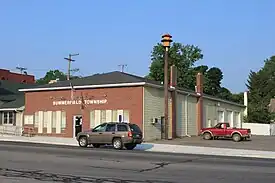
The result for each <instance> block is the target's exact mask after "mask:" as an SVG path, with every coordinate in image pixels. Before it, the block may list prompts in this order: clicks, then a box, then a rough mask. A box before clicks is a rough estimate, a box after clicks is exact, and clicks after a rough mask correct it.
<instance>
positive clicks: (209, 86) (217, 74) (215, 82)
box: [204, 67, 231, 96]
mask: <svg viewBox="0 0 275 183" xmlns="http://www.w3.org/2000/svg"><path fill="white" fill-rule="evenodd" d="M205 78H206V80H205V82H204V92H205V93H207V94H209V95H213V96H218V95H219V93H220V92H226V94H228V91H229V90H227V89H226V88H221V81H222V79H223V73H222V71H221V69H219V68H217V67H212V68H210V69H209V70H207V72H206V73H205ZM229 93H230V91H229ZM230 94H231V93H230Z"/></svg>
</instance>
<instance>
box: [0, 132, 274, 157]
mask: <svg viewBox="0 0 275 183" xmlns="http://www.w3.org/2000/svg"><path fill="white" fill-rule="evenodd" d="M0 141H9V142H28V143H42V144H53V145H67V146H78V142H77V141H76V140H75V139H74V138H57V137H21V136H0ZM135 149H136V150H141V151H151V152H168V153H185V154H200V155H216V156H236V157H254V158H268V159H275V152H272V151H257V150H245V149H229V148H215V147H200V146H186V145H170V144H156V143H144V144H141V145H138V146H137V147H136V148H135Z"/></svg>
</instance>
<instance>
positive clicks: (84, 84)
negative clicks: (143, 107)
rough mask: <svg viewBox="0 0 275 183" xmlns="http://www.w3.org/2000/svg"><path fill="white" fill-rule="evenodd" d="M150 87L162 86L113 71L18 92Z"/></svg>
mask: <svg viewBox="0 0 275 183" xmlns="http://www.w3.org/2000/svg"><path fill="white" fill-rule="evenodd" d="M144 85H150V86H153V87H158V88H161V87H163V84H161V83H160V82H158V81H153V80H149V79H147V78H144V77H140V76H136V75H132V74H129V73H124V72H119V71H114V72H109V73H103V74H94V75H92V76H87V77H82V78H78V79H73V80H66V81H58V82H56V83H51V84H46V85H37V86H34V87H31V88H30V87H29V88H21V89H19V91H23V92H28V91H50V90H67V89H71V88H72V87H73V88H74V89H84V88H100V87H101V88H105V87H123V86H124V87H125V86H144ZM177 89H178V91H179V92H183V93H188V94H191V95H194V96H199V95H198V94H197V93H196V92H195V91H192V90H188V89H183V88H177ZM205 97H207V98H211V99H213V100H217V101H221V102H222V101H223V102H226V103H232V104H234V105H238V106H242V107H244V105H241V104H237V103H234V102H230V101H225V100H222V99H219V98H216V97H212V96H209V95H205Z"/></svg>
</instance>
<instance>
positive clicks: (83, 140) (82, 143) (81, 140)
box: [78, 137, 88, 147]
mask: <svg viewBox="0 0 275 183" xmlns="http://www.w3.org/2000/svg"><path fill="white" fill-rule="evenodd" d="M78 144H79V146H80V147H87V146H88V139H87V137H80V138H79V140H78Z"/></svg>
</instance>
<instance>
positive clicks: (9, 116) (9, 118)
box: [2, 112, 16, 125]
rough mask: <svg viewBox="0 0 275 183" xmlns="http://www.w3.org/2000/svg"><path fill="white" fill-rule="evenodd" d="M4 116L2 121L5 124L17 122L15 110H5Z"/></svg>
mask: <svg viewBox="0 0 275 183" xmlns="http://www.w3.org/2000/svg"><path fill="white" fill-rule="evenodd" d="M2 117H3V118H2V122H3V124H4V125H13V124H15V121H16V120H15V112H3V114H2Z"/></svg>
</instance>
